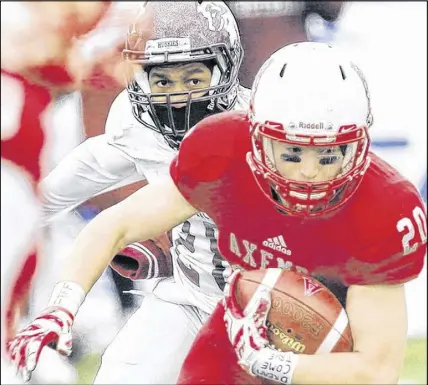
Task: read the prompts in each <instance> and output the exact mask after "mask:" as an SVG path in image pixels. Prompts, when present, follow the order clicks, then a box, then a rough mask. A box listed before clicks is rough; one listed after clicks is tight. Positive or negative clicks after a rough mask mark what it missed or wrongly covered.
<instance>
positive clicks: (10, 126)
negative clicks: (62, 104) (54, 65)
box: [1, 70, 51, 353]
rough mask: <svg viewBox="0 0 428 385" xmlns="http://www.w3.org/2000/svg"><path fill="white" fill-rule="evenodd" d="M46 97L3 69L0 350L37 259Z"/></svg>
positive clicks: (48, 98)
mask: <svg viewBox="0 0 428 385" xmlns="http://www.w3.org/2000/svg"><path fill="white" fill-rule="evenodd" d="M50 101H51V96H50V94H49V91H48V90H47V89H46V88H44V87H42V86H39V85H35V84H32V83H29V82H28V81H26V80H25V79H24V78H22V77H21V76H18V75H14V74H10V73H8V72H6V71H4V70H2V141H1V157H2V167H1V172H2V210H1V211H2V223H3V222H5V226H2V253H1V265H2V275H1V277H2V296H1V300H2V313H1V325H2V331H5V333H2V344H1V348H2V353H3V349H4V343H5V341H6V340H7V339H8V338H10V337H11V336H13V334H14V327H15V326H16V325H15V321H16V320H15V318H16V315H17V312H18V314H19V310H20V308H22V307H23V306H25V304H26V301H27V299H28V294H29V290H30V285H31V282H32V278H33V276H34V273H35V270H36V266H37V261H38V259H37V255H36V253H35V251H34V249H35V243H36V237H35V234H36V232H37V230H36V229H37V218H38V213H39V212H38V200H37V197H36V193H35V192H36V190H35V187H36V186H37V183H38V181H39V179H40V175H41V172H40V157H41V152H42V149H43V144H44V130H43V125H42V114H43V112H44V111H45V110H46V108H47V106H48V105H49V103H50Z"/></svg>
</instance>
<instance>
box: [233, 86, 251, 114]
mask: <svg viewBox="0 0 428 385" xmlns="http://www.w3.org/2000/svg"><path fill="white" fill-rule="evenodd" d="M250 96H251V90H250V89H249V88H245V87H244V86H239V88H238V96H237V100H236V104H235V107H234V108H233V109H234V110H246V109H247V108H248V106H249V105H250Z"/></svg>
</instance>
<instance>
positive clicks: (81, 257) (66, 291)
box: [8, 178, 197, 380]
mask: <svg viewBox="0 0 428 385" xmlns="http://www.w3.org/2000/svg"><path fill="white" fill-rule="evenodd" d="M196 212H197V210H196V209H195V208H193V207H192V206H191V205H190V204H189V203H188V202H187V201H186V200H185V199H184V197H183V196H182V195H181V193H180V192H179V191H178V190H177V188H176V187H175V184H174V182H173V181H172V180H171V179H169V178H168V179H165V180H164V181H158V182H157V183H151V184H148V185H146V186H144V187H142V188H141V189H140V190H138V191H137V192H135V193H134V194H132V195H130V196H129V197H128V198H126V199H125V200H123V201H122V202H120V203H118V204H117V205H115V206H112V207H110V208H108V209H106V210H104V211H103V212H102V213H101V214H99V215H98V216H97V217H95V219H94V220H92V221H91V222H90V223H89V224H88V225H87V226H86V227H85V228H84V229H83V230H82V231H81V233H80V234H79V235H78V237H77V238H76V240H75V242H74V245H73V247H72V250H71V253H70V255H69V256H68V259H67V261H66V263H65V266H64V269H63V271H62V274H61V276H60V282H59V283H57V284H56V286H55V288H54V290H53V293H52V296H51V299H50V301H49V304H48V308H47V309H45V311H44V312H42V314H41V315H40V316H38V317H37V318H36V319H35V320H34V321H33V322H32V323H30V325H28V326H27V327H26V328H25V329H23V330H21V331H20V332H19V333H18V334H17V335H16V337H15V338H14V339H13V340H12V341H10V342H9V343H8V351H9V355H10V358H11V360H12V361H13V362H14V364H15V365H16V367H17V368H18V371H19V372H20V373H21V375H22V376H23V378H24V379H25V380H28V379H29V378H30V376H31V373H32V371H33V370H34V369H35V367H36V365H37V361H38V359H39V355H40V352H41V351H42V349H43V348H44V347H45V346H47V345H49V346H52V347H54V348H55V349H57V350H58V351H59V352H61V353H63V354H66V355H68V354H70V353H71V326H72V325H73V321H74V317H75V315H76V313H77V310H78V309H79V307H80V305H81V304H82V302H83V300H84V298H85V295H86V293H87V292H88V291H89V290H90V289H91V287H92V286H93V284H94V283H95V282H96V281H97V280H98V278H99V277H100V276H101V274H102V272H103V271H104V270H105V268H106V267H107V266H108V264H109V263H110V261H111V260H112V258H113V256H114V255H116V254H117V253H118V252H119V251H120V250H122V249H123V248H124V247H125V246H126V245H128V244H130V243H132V242H136V241H141V240H147V239H149V238H154V237H156V236H159V235H160V234H161V233H163V232H165V231H167V230H169V229H171V228H172V227H174V226H175V225H177V224H179V223H180V222H183V221H184V220H186V219H187V218H189V217H190V216H192V215H193V214H195V213H196Z"/></svg>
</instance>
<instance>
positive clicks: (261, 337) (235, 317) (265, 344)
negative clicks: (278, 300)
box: [223, 271, 298, 384]
mask: <svg viewBox="0 0 428 385" xmlns="http://www.w3.org/2000/svg"><path fill="white" fill-rule="evenodd" d="M240 276H241V273H240V272H239V271H235V272H234V273H233V274H232V275H231V276H230V277H229V279H228V281H227V285H226V288H225V297H224V300H223V305H224V309H225V314H224V321H225V325H226V329H227V334H228V336H229V340H230V342H231V343H232V346H233V349H234V350H235V353H236V355H237V357H238V364H239V365H240V366H241V367H242V368H243V369H244V370H246V371H247V372H248V373H250V374H251V375H253V376H258V377H262V378H266V379H269V380H274V381H277V382H279V383H282V384H291V378H292V375H293V372H294V369H295V366H296V364H297V358H298V356H297V355H295V354H294V353H292V352H279V351H277V350H275V348H274V347H273V346H270V345H269V340H268V337H267V327H266V319H267V315H268V313H269V311H270V308H271V304H272V302H271V296H270V292H269V289H268V288H265V287H263V286H259V289H258V290H257V292H256V293H254V295H253V297H252V298H251V300H250V302H249V303H248V305H247V307H246V308H245V310H244V311H243V310H242V309H241V308H240V306H239V304H238V302H237V300H236V298H235V292H236V285H237V282H238V279H239V277H240Z"/></svg>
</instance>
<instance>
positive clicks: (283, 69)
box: [279, 63, 287, 78]
mask: <svg viewBox="0 0 428 385" xmlns="http://www.w3.org/2000/svg"><path fill="white" fill-rule="evenodd" d="M285 67H287V63H285V64H284V65H283V66H282V68H281V71H280V73H279V76H280V77H281V78H282V77H283V76H284V72H285Z"/></svg>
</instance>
